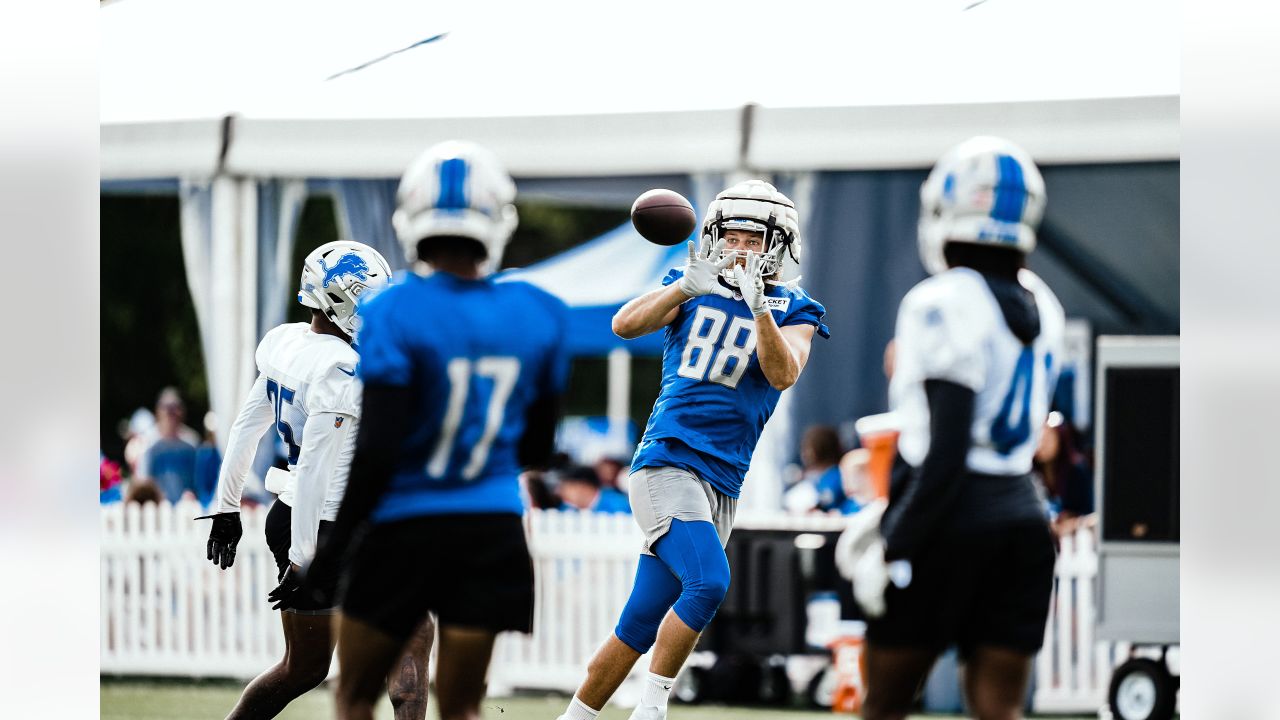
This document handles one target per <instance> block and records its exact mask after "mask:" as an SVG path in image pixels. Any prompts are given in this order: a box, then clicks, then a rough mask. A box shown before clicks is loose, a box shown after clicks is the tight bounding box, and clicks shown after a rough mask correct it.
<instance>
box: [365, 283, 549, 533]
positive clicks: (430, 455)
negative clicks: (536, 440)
mask: <svg viewBox="0 0 1280 720" xmlns="http://www.w3.org/2000/svg"><path fill="white" fill-rule="evenodd" d="M361 316H362V317H363V321H362V324H361V327H360V365H359V374H360V377H361V379H362V380H363V381H364V382H365V383H366V384H380V385H393V386H403V387H404V388H405V392H407V393H410V396H411V398H412V400H413V402H412V406H411V410H410V420H409V422H410V427H409V429H408V432H407V434H406V437H405V440H404V443H403V445H402V446H401V448H400V452H399V454H398V457H397V458H396V464H395V468H396V469H395V474H394V476H393V477H392V480H391V484H390V486H389V488H388V489H387V492H386V493H385V494H384V495H383V496H382V498H381V499H380V501H379V503H378V506H377V508H376V509H375V510H374V512H373V521H374V522H387V521H391V520H397V519H400V518H405V517H412V516H418V515H440V514H465V513H492V512H500V513H515V514H519V513H521V512H522V510H523V508H522V505H521V502H520V489H519V483H518V481H517V477H518V475H519V472H520V466H519V463H518V460H517V458H516V448H517V446H518V444H519V442H520V438H521V436H523V434H524V431H525V415H526V411H527V410H528V408H529V406H530V405H531V404H532V403H533V402H534V401H536V400H538V399H539V398H542V397H546V396H549V395H550V396H554V395H559V394H560V393H562V392H563V391H564V385H565V381H566V378H567V375H568V356H567V355H566V354H565V353H564V348H565V344H566V343H565V333H566V328H567V326H568V309H567V308H566V307H565V305H564V303H562V302H561V301H560V300H558V299H556V298H555V297H553V296H552V295H550V294H548V293H546V292H544V291H543V290H540V289H538V288H536V287H534V286H532V285H530V284H528V283H523V282H516V281H511V282H495V281H494V279H493V278H486V279H482V280H464V279H461V278H458V277H457V276H454V275H451V274H449V273H444V272H440V273H435V274H433V275H430V276H428V277H425V278H424V277H420V276H418V275H413V274H410V275H409V276H408V277H407V278H406V279H405V281H404V282H402V283H399V284H396V285H392V286H390V287H388V288H387V289H386V290H383V291H382V292H380V293H379V294H378V295H377V296H376V297H374V298H373V299H372V300H370V301H369V302H368V304H367V305H365V306H363V307H362V308H361Z"/></svg>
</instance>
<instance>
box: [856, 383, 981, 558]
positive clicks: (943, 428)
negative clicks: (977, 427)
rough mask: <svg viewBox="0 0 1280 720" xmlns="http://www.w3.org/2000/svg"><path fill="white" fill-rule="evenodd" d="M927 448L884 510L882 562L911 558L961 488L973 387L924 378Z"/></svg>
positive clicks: (970, 439) (881, 529) (924, 542)
mask: <svg viewBox="0 0 1280 720" xmlns="http://www.w3.org/2000/svg"><path fill="white" fill-rule="evenodd" d="M924 391H925V395H926V397H927V398H928V402H929V452H928V453H927V454H926V455H925V458H924V461H923V462H922V463H920V466H919V467H918V468H916V469H915V472H914V473H912V476H911V478H910V479H909V480H908V482H907V483H906V485H905V487H904V488H903V489H902V495H901V496H900V497H898V498H895V499H894V500H893V502H892V503H891V504H890V506H889V508H888V509H887V510H886V511H885V514H884V520H883V521H882V522H881V525H880V531H881V533H882V534H883V535H884V540H885V552H884V557H885V560H886V561H890V562H892V561H894V560H901V559H906V560H910V559H911V558H912V557H913V556H914V555H915V553H916V552H917V551H918V550H919V549H920V548H921V547H922V546H924V545H925V544H926V543H927V542H928V541H929V538H930V537H931V536H932V535H933V534H934V533H935V532H936V531H937V529H938V526H939V525H940V524H941V521H942V518H943V516H944V515H945V514H946V513H947V512H948V511H949V509H950V507H951V505H952V503H953V502H954V500H955V497H956V494H957V493H958V492H959V490H960V483H961V481H962V480H963V474H964V472H965V459H966V458H967V457H968V455H969V448H970V446H971V445H972V443H973V439H972V433H971V428H972V426H973V413H974V399H975V397H976V395H975V393H974V391H973V390H972V389H971V388H968V387H966V386H964V385H961V384H959V383H955V382H951V381H949V380H937V379H934V380H926V381H925V383H924Z"/></svg>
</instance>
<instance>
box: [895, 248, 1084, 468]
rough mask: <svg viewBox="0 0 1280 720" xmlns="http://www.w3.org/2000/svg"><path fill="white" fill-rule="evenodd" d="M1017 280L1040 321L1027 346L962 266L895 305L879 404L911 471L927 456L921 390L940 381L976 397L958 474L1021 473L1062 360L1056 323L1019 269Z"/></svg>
mask: <svg viewBox="0 0 1280 720" xmlns="http://www.w3.org/2000/svg"><path fill="white" fill-rule="evenodd" d="M1018 281H1019V283H1020V284H1021V285H1022V286H1023V287H1025V288H1026V289H1028V290H1030V291H1031V293H1032V294H1033V295H1034V297H1035V302H1036V309H1037V312H1038V313H1039V315H1040V334H1039V335H1038V336H1036V338H1035V340H1034V341H1032V343H1031V345H1029V346H1025V345H1023V343H1022V342H1021V341H1020V340H1019V339H1018V338H1017V337H1015V336H1014V334H1013V332H1012V331H1010V329H1009V326H1008V324H1007V323H1006V322H1005V319H1004V315H1003V314H1002V313H1001V310H1000V305H999V303H998V302H997V300H996V297H995V295H994V294H993V293H992V292H991V289H990V288H989V287H988V286H987V282H986V281H985V280H984V279H983V277H982V275H980V274H979V273H978V272H976V271H974V270H971V269H969V268H952V269H950V270H947V271H946V272H943V273H939V274H938V275H935V276H933V277H931V278H929V279H927V280H925V281H923V282H921V283H920V284H919V285H916V286H915V287H914V288H913V289H912V290H911V292H909V293H907V296H906V297H905V298H903V300H902V306H901V308H900V309H899V310H898V325H897V330H896V332H895V349H894V353H895V361H894V363H895V364H894V370H893V379H892V380H891V381H890V383H889V406H890V409H891V410H892V411H893V412H894V414H895V415H896V416H897V421H898V424H899V428H900V434H899V436H898V452H899V453H901V454H902V458H903V459H904V460H906V461H907V463H909V464H910V465H912V466H913V467H919V466H920V464H921V463H923V462H924V458H925V455H927V454H928V452H929V403H928V399H927V398H926V396H925V389H924V383H925V381H926V380H947V381H950V382H954V383H956V384H959V385H963V386H965V387H967V388H970V389H972V390H973V391H974V393H975V395H976V397H975V400H974V417H973V427H972V429H971V433H972V439H973V445H972V447H971V449H970V450H969V455H968V458H967V462H966V465H967V466H968V469H969V470H971V471H973V472H978V473H985V474H989V475H1021V474H1025V473H1028V472H1030V471H1031V461H1032V457H1033V456H1034V454H1035V451H1036V447H1037V446H1038V445H1039V443H1040V434H1041V432H1042V430H1043V428H1044V423H1045V419H1046V417H1048V414H1049V402H1050V399H1051V396H1052V393H1053V389H1054V387H1055V385H1056V384H1057V377H1058V370H1059V367H1060V365H1061V362H1062V348H1063V339H1062V338H1063V328H1064V325H1065V318H1064V315H1063V311H1062V305H1061V304H1060V303H1059V302H1058V299H1057V297H1055V296H1054V294H1053V292H1052V291H1050V290H1049V287H1048V286H1047V285H1045V283H1044V281H1043V280H1041V279H1040V278H1039V277H1037V276H1036V275H1035V274H1034V273H1032V272H1031V271H1030V270H1022V271H1020V273H1019V275H1018Z"/></svg>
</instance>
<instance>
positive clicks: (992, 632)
mask: <svg viewBox="0 0 1280 720" xmlns="http://www.w3.org/2000/svg"><path fill="white" fill-rule="evenodd" d="M1056 558H1057V548H1056V544H1055V542H1054V539H1053V533H1052V531H1051V530H1050V529H1049V526H1048V524H1047V523H1032V524H1020V525H1015V526H1011V527H1005V528H1001V529H991V530H987V531H983V532H981V533H975V534H970V535H948V536H945V537H939V538H936V539H935V541H934V542H932V543H931V544H930V546H929V547H928V548H927V549H925V550H924V551H923V552H922V553H921V554H920V556H919V557H918V558H916V559H914V560H913V561H912V563H911V582H910V584H909V585H907V587H905V588H898V587H895V586H893V585H890V586H889V588H888V590H887V591H886V592H885V605H886V612H885V614H884V616H883V617H880V618H877V619H872V620H870V621H868V623H867V641H868V642H869V643H874V644H877V645H885V646H910V647H921V648H935V649H937V650H939V651H941V650H942V649H944V648H946V647H948V646H950V645H953V644H954V645H957V646H958V647H959V650H960V654H961V656H962V657H963V656H967V655H968V653H969V652H970V651H971V650H973V648H975V647H978V646H983V645H988V646H998V647H1004V648H1009V649H1011V650H1015V651H1018V652H1022V653H1026V654H1028V655H1032V654H1035V653H1036V652H1037V651H1038V650H1039V649H1040V646H1041V645H1042V644H1043V643H1044V631H1045V622H1046V621H1047V620H1048V617H1049V598H1050V595H1051V594H1052V592H1053V568H1054V563H1055V561H1056Z"/></svg>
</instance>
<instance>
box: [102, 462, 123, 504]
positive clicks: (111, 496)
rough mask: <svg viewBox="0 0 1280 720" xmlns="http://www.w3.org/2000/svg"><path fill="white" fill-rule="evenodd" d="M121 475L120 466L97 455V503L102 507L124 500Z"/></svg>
mask: <svg viewBox="0 0 1280 720" xmlns="http://www.w3.org/2000/svg"><path fill="white" fill-rule="evenodd" d="M123 487H124V486H123V475H122V473H121V472H120V465H119V464H118V463H115V462H112V461H111V460H108V459H107V456H106V455H104V454H102V453H101V452H99V453H98V501H99V502H100V503H102V504H103V505H109V504H111V503H117V502H120V501H121V500H123V499H124V496H123V494H122V490H123Z"/></svg>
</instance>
